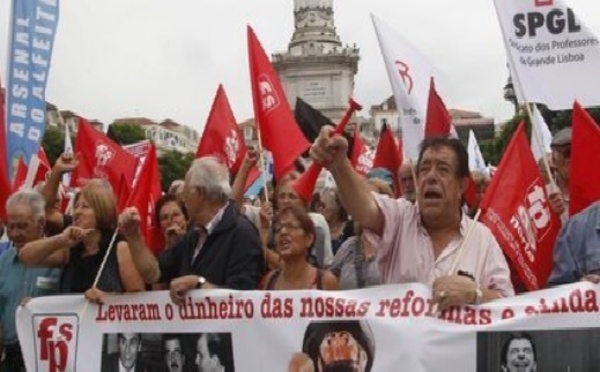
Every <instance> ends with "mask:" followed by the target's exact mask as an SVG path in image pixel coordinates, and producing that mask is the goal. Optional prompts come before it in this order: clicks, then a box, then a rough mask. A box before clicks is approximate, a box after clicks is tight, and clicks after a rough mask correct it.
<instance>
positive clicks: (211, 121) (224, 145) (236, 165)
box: [196, 85, 246, 174]
mask: <svg viewBox="0 0 600 372" xmlns="http://www.w3.org/2000/svg"><path fill="white" fill-rule="evenodd" d="M207 155H213V156H217V157H219V158H221V160H223V163H224V164H225V165H227V168H229V173H230V174H235V173H236V172H237V171H238V170H239V169H240V166H241V165H242V161H244V156H245V155H246V143H245V142H244V136H243V134H242V130H241V129H240V127H239V126H238V125H237V123H236V121H235V117H234V116H233V112H232V111H231V106H230V105H229V100H228V99H227V94H226V93H225V89H223V85H219V88H218V89H217V94H216V95H215V99H214V101H213V104H212V108H211V109H210V114H209V115H208V120H207V121H206V126H205V127H204V133H202V138H201V139H200V144H199V145H198V150H197V151H196V157H197V158H199V157H201V156H207Z"/></svg>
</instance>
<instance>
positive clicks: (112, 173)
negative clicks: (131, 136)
mask: <svg viewBox="0 0 600 372" xmlns="http://www.w3.org/2000/svg"><path fill="white" fill-rule="evenodd" d="M75 153H76V154H80V156H79V166H78V167H77V168H76V169H75V171H74V172H73V180H72V181H71V184H72V185H73V186H75V187H81V186H83V185H84V184H85V183H86V182H87V181H88V180H90V179H92V178H105V179H107V180H108V182H110V184H111V185H112V187H113V190H115V192H116V190H119V184H120V181H121V175H123V176H124V177H125V179H126V180H127V183H128V184H129V185H133V178H134V176H135V171H136V168H137V164H138V160H137V159H136V158H135V156H133V155H131V154H130V153H128V152H127V151H125V150H124V149H123V148H122V147H121V146H119V145H118V144H116V143H115V142H113V141H112V140H110V139H109V138H108V137H106V136H105V135H104V134H103V133H100V132H98V131H97V130H96V129H94V127H92V125H91V124H90V123H88V122H87V120H85V119H83V118H80V119H79V130H78V132H77V139H76V142H75Z"/></svg>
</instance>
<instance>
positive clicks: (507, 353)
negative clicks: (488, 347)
mask: <svg viewBox="0 0 600 372" xmlns="http://www.w3.org/2000/svg"><path fill="white" fill-rule="evenodd" d="M501 353H502V354H501V355H500V361H501V364H502V368H501V369H502V371H505V372H535V371H536V369H537V352H536V350H535V344H534V343H533V338H532V337H531V335H530V334H528V333H513V334H512V335H510V337H509V338H508V339H507V340H506V342H505V343H504V345H503V346H502V351H501Z"/></svg>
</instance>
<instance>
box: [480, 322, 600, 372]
mask: <svg viewBox="0 0 600 372" xmlns="http://www.w3.org/2000/svg"><path fill="white" fill-rule="evenodd" d="M598 350H600V329H593V328H583V329H565V330H551V331H541V330H536V331H503V332H480V333H478V334H477V372H489V371H501V372H559V371H560V372H578V371H600V353H599V352H598Z"/></svg>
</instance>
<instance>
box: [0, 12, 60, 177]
mask: <svg viewBox="0 0 600 372" xmlns="http://www.w3.org/2000/svg"><path fill="white" fill-rule="evenodd" d="M58 3H59V0H13V1H12V14H11V16H12V17H11V35H10V50H9V61H8V81H7V89H6V118H7V120H6V143H7V146H6V147H7V161H8V169H9V172H11V175H12V174H14V172H13V164H15V162H16V161H17V160H18V159H19V158H20V157H23V159H24V160H25V162H27V163H29V160H30V159H31V156H32V155H34V154H37V152H38V149H39V147H40V143H41V141H42V138H43V136H44V131H45V128H46V98H45V95H46V92H45V91H46V83H47V81H48V71H49V68H50V61H51V58H52V47H53V45H54V36H55V35H56V28H57V26H58V8H59V4H58Z"/></svg>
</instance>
